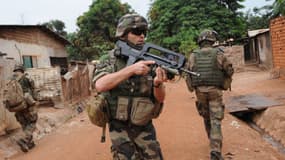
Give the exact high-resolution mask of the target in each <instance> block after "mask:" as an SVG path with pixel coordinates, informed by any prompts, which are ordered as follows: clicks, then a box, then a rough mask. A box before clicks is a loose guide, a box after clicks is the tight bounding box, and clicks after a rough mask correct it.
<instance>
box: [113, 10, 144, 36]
mask: <svg viewBox="0 0 285 160" xmlns="http://www.w3.org/2000/svg"><path fill="white" fill-rule="evenodd" d="M147 25H148V24H147V21H146V19H145V18H144V17H142V16H140V15H138V14H126V15H124V16H123V17H121V18H120V19H119V23H118V26H117V29H116V37H117V38H118V37H121V36H123V35H124V34H126V33H127V32H129V31H130V30H131V29H133V28H143V29H145V30H147Z"/></svg>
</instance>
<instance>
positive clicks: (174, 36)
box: [148, 0, 246, 53]
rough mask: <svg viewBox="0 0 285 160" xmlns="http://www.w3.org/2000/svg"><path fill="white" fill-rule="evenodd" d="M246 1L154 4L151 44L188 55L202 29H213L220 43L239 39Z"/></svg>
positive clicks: (165, 0)
mask: <svg viewBox="0 0 285 160" xmlns="http://www.w3.org/2000/svg"><path fill="white" fill-rule="evenodd" d="M242 1H243V0H235V1H232V0H231V1H230V0H175V1H173V0H154V1H153V3H152V6H151V9H150V11H149V13H148V16H149V22H150V33H149V36H148V40H150V41H153V42H154V43H157V44H160V45H162V46H164V47H167V48H170V49H173V50H176V51H179V52H182V53H188V52H189V51H191V50H192V49H193V48H195V47H196V45H197V44H196V39H197V36H198V34H199V33H200V32H201V31H202V30H203V29H214V30H215V31H217V32H218V33H219V35H220V39H221V40H226V39H228V38H240V37H241V36H242V35H243V34H244V33H245V29H246V28H245V23H244V20H243V19H242V16H241V15H242V14H241V13H240V12H238V9H239V8H241V7H242V5H240V3H239V2H242Z"/></svg>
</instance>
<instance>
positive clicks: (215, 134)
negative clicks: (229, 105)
mask: <svg viewBox="0 0 285 160" xmlns="http://www.w3.org/2000/svg"><path fill="white" fill-rule="evenodd" d="M196 96H197V102H196V107H197V110H198V112H199V114H200V115H201V116H202V117H203V119H204V125H205V129H206V132H207V135H208V138H209V140H210V148H211V152H219V153H221V149H222V141H223V136H222V129H221V122H222V120H223V118H224V104H223V92H222V90H220V89H211V90H209V91H207V92H201V91H199V90H196Z"/></svg>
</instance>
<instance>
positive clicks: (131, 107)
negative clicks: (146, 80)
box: [115, 97, 163, 126]
mask: <svg viewBox="0 0 285 160" xmlns="http://www.w3.org/2000/svg"><path fill="white" fill-rule="evenodd" d="M162 108H163V104H162V103H158V102H156V103H153V102H152V101H151V100H150V98H146V97H134V98H128V97H118V105H117V111H116V115H115V119H117V120H121V121H127V120H130V122H131V123H132V124H134V125H138V126H143V125H146V124H147V123H148V122H149V121H150V120H152V119H153V118H157V117H158V116H159V115H160V113H161V111H162Z"/></svg>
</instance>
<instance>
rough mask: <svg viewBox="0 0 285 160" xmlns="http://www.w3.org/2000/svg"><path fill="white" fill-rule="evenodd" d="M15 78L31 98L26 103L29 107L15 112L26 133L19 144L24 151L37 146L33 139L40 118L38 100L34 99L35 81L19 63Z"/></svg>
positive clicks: (18, 141) (19, 140)
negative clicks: (37, 107) (37, 109)
mask: <svg viewBox="0 0 285 160" xmlns="http://www.w3.org/2000/svg"><path fill="white" fill-rule="evenodd" d="M13 72H14V76H15V78H16V79H17V80H18V82H19V83H20V85H21V87H22V90H23V92H24V97H27V98H25V99H29V103H26V105H28V107H27V108H26V109H24V110H21V111H18V112H16V113H15V116H16V119H17V121H18V122H19V123H20V124H21V126H22V129H23V132H24V134H23V135H21V137H19V139H18V140H17V144H18V145H19V146H20V147H21V150H22V151H23V152H28V150H29V149H32V148H33V147H34V146H35V143H34V141H33V132H34V131H35V129H36V122H37V119H38V115H37V111H36V105H37V102H36V101H35V100H34V99H33V97H32V96H33V89H34V84H33V82H32V81H31V80H30V79H28V78H27V77H26V75H25V70H24V67H23V66H21V65H17V66H16V67H15V69H14V70H13Z"/></svg>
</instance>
